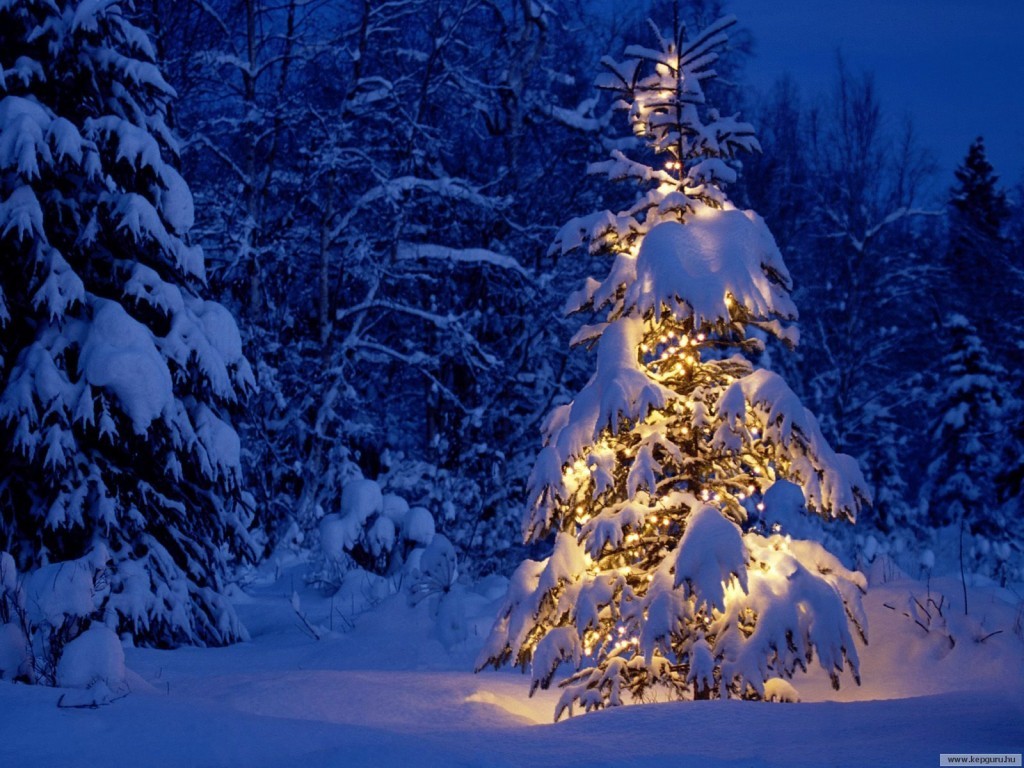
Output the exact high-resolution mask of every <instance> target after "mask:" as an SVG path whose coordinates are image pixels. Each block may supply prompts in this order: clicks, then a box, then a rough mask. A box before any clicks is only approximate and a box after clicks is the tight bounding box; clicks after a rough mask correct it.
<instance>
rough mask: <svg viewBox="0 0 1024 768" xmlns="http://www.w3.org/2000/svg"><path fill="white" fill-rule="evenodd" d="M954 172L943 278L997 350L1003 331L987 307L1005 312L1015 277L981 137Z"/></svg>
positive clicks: (1004, 212) (999, 196)
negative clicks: (948, 282)
mask: <svg viewBox="0 0 1024 768" xmlns="http://www.w3.org/2000/svg"><path fill="white" fill-rule="evenodd" d="M955 175H956V180H957V183H956V186H954V188H953V190H952V192H951V196H950V201H949V250H948V251H947V253H946V267H947V270H948V279H949V281H950V282H951V283H952V284H953V285H955V286H957V290H958V291H959V292H961V295H962V296H963V298H964V299H965V301H964V304H963V306H964V307H965V308H966V316H967V319H968V320H969V321H970V322H971V323H972V325H974V327H975V328H976V331H977V332H978V333H980V335H981V338H982V339H983V340H984V341H985V343H986V344H987V345H990V346H992V345H995V346H997V347H1000V349H999V350H998V351H999V352H1000V353H1001V352H1002V351H1003V350H1002V349H1001V345H1002V344H1003V341H1002V340H1001V338H1000V337H1001V335H1002V334H1000V333H999V328H998V326H997V324H996V321H995V319H994V318H995V317H996V313H993V312H992V311H991V307H992V304H993V302H994V303H995V305H996V307H1000V308H1005V309H1004V311H1009V309H1010V307H1011V306H1012V303H1013V299H1014V297H1013V295H1012V294H1011V293H1010V291H1009V290H1008V289H1010V288H1011V286H1012V285H1013V282H1014V281H1013V275H1012V274H1011V273H1010V270H1009V247H1008V243H1007V240H1006V238H1005V236H1004V231H1003V230H1004V228H1005V227H1006V224H1007V222H1008V220H1009V216H1010V210H1009V206H1008V204H1007V201H1006V194H1005V192H1003V191H1002V190H1001V189H1000V188H999V187H998V181H999V177H998V176H996V175H995V173H994V170H993V168H992V164H991V163H989V161H988V158H987V157H986V155H985V142H984V140H983V139H982V138H981V137H978V138H977V139H975V140H974V142H973V143H972V144H971V146H970V148H969V149H968V151H967V157H966V158H964V162H963V164H962V165H961V166H960V167H958V168H957V169H956V172H955Z"/></svg>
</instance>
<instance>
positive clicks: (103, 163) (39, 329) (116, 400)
mask: <svg viewBox="0 0 1024 768" xmlns="http://www.w3.org/2000/svg"><path fill="white" fill-rule="evenodd" d="M173 93H174V92H173V90H172V89H171V88H170V86H169V85H168V84H167V83H166V82H165V80H164V79H163V77H162V76H161V74H160V72H159V70H158V68H157V66H156V65H155V64H154V52H153V49H152V47H151V45H150V42H149V40H148V39H147V36H146V35H145V34H144V33H143V32H142V31H141V30H140V29H139V28H138V27H136V26H135V25H134V24H133V23H132V22H131V21H130V19H129V18H128V16H127V15H126V9H125V6H124V5H123V4H121V3H118V2H102V3H97V2H77V1H75V0H52V1H48V2H34V1H32V0H2V1H0V256H2V260H0V287H2V301H0V307H2V309H0V322H2V327H0V356H2V364H0V430H2V434H3V438H2V448H0V451H2V454H3V458H2V462H0V467H2V469H0V508H2V512H0V550H3V549H6V550H8V551H9V552H11V553H12V554H13V555H14V556H15V557H16V558H17V560H18V561H19V562H18V565H19V567H20V568H21V569H28V568H34V567H37V566H40V565H44V564H46V563H48V562H52V561H58V560H68V559H73V558H76V557H78V556H80V555H82V554H84V553H85V552H87V551H89V550H91V549H93V548H95V547H98V546H99V545H104V546H105V547H106V548H107V549H108V550H109V552H110V554H111V557H112V563H113V564H112V572H111V574H110V577H109V579H110V593H111V594H110V597H109V599H108V601H107V604H106V606H105V609H106V612H107V616H108V617H110V620H111V621H112V622H116V623H117V625H118V628H119V629H120V630H122V631H129V632H132V633H133V634H134V635H135V637H136V638H137V639H138V640H140V641H143V642H149V643H156V644H161V645H169V644H174V643H178V642H201V643H224V642H229V641H232V640H235V639H238V638H240V637H242V636H244V629H243V628H242V627H241V626H240V625H239V623H238V621H237V618H236V617H235V615H234V612H233V610H232V609H231V607H230V605H229V604H228V602H227V601H226V599H224V598H223V597H222V596H221V594H220V593H221V587H222V577H223V573H224V569H225V566H226V563H227V561H228V559H229V558H231V557H233V556H236V555H241V554H246V553H248V552H249V547H250V545H249V542H248V535H247V532H246V529H247V525H248V520H249V517H250V513H249V511H248V509H247V506H246V505H245V504H243V503H242V502H243V500H244V494H243V493H242V491H241V488H240V458H239V456H240V445H239V440H238V436H237V435H236V433H235V430H234V429H233V427H232V425H231V419H230V411H231V410H232V407H233V406H235V405H236V404H237V403H238V401H239V398H240V397H241V396H242V395H244V393H245V392H246V391H248V390H249V389H250V388H251V387H252V386H253V378H252V374H251V371H250V368H249V364H248V363H247V362H246V359H245V357H244V356H243V354H242V348H241V342H240V339H239V334H238V330H237V328H236V326H235V322H234V320H233V319H232V317H231V315H230V314H229V313H228V311H227V310H226V309H225V308H224V307H222V306H221V305H220V304H218V303H216V302H213V301H209V300H206V299H204V298H203V295H202V294H203V285H204V281H205V275H204V258H203V252H202V251H201V249H200V248H198V247H196V246H194V245H191V244H190V243H189V241H188V231H189V228H190V227H191V226H192V223H193V216H194V210H193V209H194V206H193V202H192V196H191V194H190V191H189V188H188V186H187V184H186V183H185V181H184V180H183V179H182V177H181V175H180V174H179V173H178V172H177V171H176V170H175V165H174V164H175V161H176V159H177V153H178V149H177V144H176V143H175V139H174V137H173V136H172V134H171V131H170V130H169V128H168V124H167V108H168V102H169V100H170V98H171V97H172V96H173Z"/></svg>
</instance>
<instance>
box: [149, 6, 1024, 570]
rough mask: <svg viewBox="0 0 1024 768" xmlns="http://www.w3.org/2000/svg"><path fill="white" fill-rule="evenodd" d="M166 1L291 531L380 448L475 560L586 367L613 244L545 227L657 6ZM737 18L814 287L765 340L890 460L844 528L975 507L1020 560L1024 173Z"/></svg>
mask: <svg viewBox="0 0 1024 768" xmlns="http://www.w3.org/2000/svg"><path fill="white" fill-rule="evenodd" d="M142 5H143V7H142V8H141V12H142V13H143V17H144V21H145V24H146V26H148V27H149V28H150V29H151V30H152V32H153V34H154V37H155V39H156V41H157V47H158V55H159V57H160V58H161V60H162V65H163V70H164V72H165V73H166V75H167V77H168V79H169V80H170V81H171V82H172V84H173V85H174V87H175V88H176V89H177V98H176V99H175V101H174V102H173V118H174V122H175V126H174V127H175V129H176V130H177V132H178V133H179V134H180V135H181V136H182V137H183V139H184V152H183V163H184V166H185V173H184V175H185V177H186V178H187V179H188V180H189V181H190V183H191V185H192V189H193V193H194V194H195V196H196V203H197V205H196V208H197V226H196V228H195V229H194V230H193V235H194V236H195V237H197V238H198V241H199V242H200V243H201V244H202V246H203V248H204V251H205V253H206V257H207V260H208V268H209V277H210V282H211V286H212V290H213V293H214V295H215V296H217V297H218V298H219V299H220V300H221V301H223V302H225V303H226V304H228V305H229V306H230V307H231V308H232V309H233V311H234V312H235V314H236V317H237V318H238V319H239V323H240V325H241V326H242V329H243V334H244V336H245V338H246V349H247V353H248V355H249V357H250V359H251V360H252V361H253V365H254V368H255V369H256V371H257V377H258V380H259V385H260V389H259V393H258V395H256V396H254V397H253V398H252V399H251V401H250V407H249V409H248V414H247V417H246V418H245V419H244V420H243V422H242V423H241V428H242V431H243V446H244V451H245V459H246V466H247V472H248V474H247V477H248V487H249V488H250V490H251V491H252V492H253V493H254V494H255V497H256V509H257V514H258V518H259V520H260V521H261V523H262V526H263V529H264V530H265V531H266V534H267V537H266V546H267V547H273V546H277V545H279V544H281V543H282V540H283V539H285V538H287V537H295V536H296V535H297V534H298V533H299V532H308V531H312V530H314V529H315V526H316V524H317V521H318V519H319V518H320V517H321V516H322V515H323V514H324V513H330V512H331V511H334V510H335V509H336V508H337V505H338V500H339V498H340V493H341V487H342V486H343V485H344V483H345V482H346V481H347V480H349V479H351V478H353V477H356V476H358V475H359V474H362V475H364V476H367V477H371V478H376V479H378V480H379V481H380V482H381V483H382V484H383V486H384V487H385V488H386V489H388V490H390V491H392V492H396V493H399V494H401V495H404V496H405V497H406V498H408V499H409V500H410V501H412V502H414V503H418V504H423V505H425V506H428V507H429V508H430V509H431V511H432V512H433V513H434V515H435V517H436V518H437V519H438V521H439V524H440V526H441V527H442V528H443V529H444V530H445V532H446V533H447V534H448V535H449V536H450V537H451V538H452V540H453V541H454V542H455V543H456V545H457V547H458V548H459V549H460V550H461V551H462V553H463V557H464V558H465V559H467V560H468V562H469V563H471V564H472V566H471V567H473V568H474V569H476V570H477V571H487V570H492V569H495V568H502V567H503V566H504V565H505V564H506V563H507V562H512V561H513V560H514V554H510V553H513V552H514V548H515V547H516V546H517V545H518V542H519V540H520V536H519V519H520V516H521V507H522V503H523V498H522V489H523V486H524V482H525V479H526V477H527V476H528V474H529V470H530V466H531V462H532V458H533V456H534V453H535V451H536V449H537V447H538V446H537V440H538V438H537V435H538V429H539V420H540V419H541V418H542V417H543V414H545V413H546V412H547V411H548V410H549V407H550V406H551V404H552V403H556V402H558V401H559V399H564V398H565V397H566V393H567V392H569V391H573V390H574V389H575V388H578V384H579V381H578V380H579V378H580V376H581V375H583V374H582V371H585V370H586V368H585V366H582V365H580V362H581V361H580V360H577V359H576V358H575V357H574V356H572V355H570V354H568V353H567V352H566V351H565V350H566V349H567V345H566V343H565V342H566V339H567V337H568V335H569V334H570V330H569V328H568V327H567V326H566V325H564V324H563V321H562V318H561V313H560V309H561V305H562V303H563V301H564V297H565V296H566V295H567V294H568V293H569V292H570V291H571V290H573V289H574V288H575V286H576V285H578V283H579V281H580V280H581V279H582V278H583V277H584V276H585V275H587V274H590V273H591V272H592V271H593V270H592V269H591V266H592V265H589V264H586V263H578V262H574V263H565V262H564V261H563V260H560V259H559V258H557V257H556V256H553V255H550V254H549V250H548V249H549V245H550V241H551V238H552V235H553V232H554V229H555V227H556V226H557V225H558V224H559V223H560V222H561V221H564V219H565V217H566V216H567V215H571V214H573V213H575V212H580V211H585V210H589V209H590V207H592V206H591V205H590V203H591V202H592V201H593V200H594V199H595V198H596V197H597V196H598V195H600V194H602V193H603V194H605V195H606V196H607V193H608V190H603V191H602V190H601V189H600V188H599V187H598V186H597V185H596V184H595V183H594V182H593V181H591V179H590V178H589V177H588V175H587V172H586V170H587V165H588V163H589V162H591V161H593V160H596V159H600V158H601V157H603V156H605V154H606V153H607V151H608V149H609V148H610V147H614V146H615V142H617V141H618V142H621V141H623V139H621V138H617V137H619V136H620V135H621V130H622V129H621V126H619V125H618V124H617V123H616V121H615V116H614V111H613V109H612V107H613V105H612V104H610V103H607V102H606V101H603V100H601V99H600V98H598V96H597V95H595V94H596V92H595V91H594V89H593V88H592V82H593V79H594V77H595V75H596V74H597V73H598V72H599V71H600V68H601V65H600V59H601V57H602V56H603V55H605V54H607V53H609V52H613V53H618V52H621V50H622V48H623V47H624V45H625V42H626V41H631V40H636V39H644V38H645V29H644V22H645V19H646V14H647V13H648V10H649V9H648V7H647V6H648V5H649V4H641V3H636V4H630V9H629V11H628V12H625V13H623V12H619V13H616V14H614V15H612V14H607V13H598V12H597V11H596V10H595V7H596V6H597V4H593V3H587V2H585V0H559V1H558V2H551V3H548V4H545V5H541V4H538V3H534V2H530V0H396V1H394V2H387V3H380V2H371V1H370V0H366V1H365V2H348V3H340V4H339V3H332V2H298V0H290V1H289V0H285V1H284V2H276V3H266V2H261V1H260V0H246V1H244V2H243V1H239V0H231V1H230V2H224V1H222V0H211V2H202V3H200V2H187V3H171V2H161V1H160V0H152V1H151V2H148V3H144V4H142ZM592 6H593V7H592ZM656 10H657V9H656ZM718 11H719V9H718V8H717V7H712V4H711V3H697V4H695V7H692V8H691V11H690V12H691V13H692V14H693V15H694V16H695V17H699V18H696V21H698V22H706V21H707V20H708V19H709V18H711V17H713V16H714V15H716V14H717V12H718ZM741 21H742V20H741ZM740 40H741V42H742V37H741V38H740ZM734 48H735V49H736V50H734V52H733V55H732V57H731V59H730V62H729V64H727V66H731V67H732V68H733V69H732V70H730V71H729V72H728V73H727V74H728V75H729V77H727V78H725V81H726V83H727V84H726V85H725V86H722V85H717V84H716V87H719V88H725V89H731V91H733V92H730V93H727V94H726V95H725V97H724V99H723V97H722V96H721V95H719V96H717V100H718V102H719V103H721V102H722V101H723V100H724V101H725V102H726V103H730V102H731V103H732V104H733V105H734V106H735V108H737V109H742V111H743V113H744V116H745V117H746V118H747V119H749V120H751V121H752V122H753V123H754V125H755V127H756V128H757V130H758V131H759V136H760V140H761V144H762V147H763V149H764V152H763V154H762V155H760V156H758V157H756V158H754V159H753V160H749V159H748V160H746V161H745V163H744V165H743V168H742V172H741V179H740V183H739V185H738V189H737V190H736V191H735V192H734V197H736V198H737V199H739V200H741V201H743V202H744V203H745V204H748V205H749V206H750V207H752V208H753V209H755V210H757V211H758V212H759V213H761V214H762V215H763V216H764V217H765V219H766V220H767V222H768V224H769V226H770V228H771V229H772V231H773V233H774V234H775V236H776V238H777V240H778V242H779V245H780V247H781V248H782V250H783V252H784V254H785V256H786V259H787V263H788V264H789V267H790V270H791V272H792V273H793V275H794V276H795V280H796V285H797V292H796V299H797V303H798V306H799V307H800V308H801V311H802V317H801V329H802V341H801V344H800V347H799V349H798V354H797V355H796V356H790V355H778V357H777V361H775V360H771V361H770V364H777V365H779V366H782V367H786V368H788V370H786V371H785V372H786V374H787V378H788V379H789V380H790V381H791V382H793V384H794V386H795V387H796V388H797V390H798V391H799V392H800V394H801V395H802V396H803V398H804V400H805V402H806V403H807V404H808V407H809V408H810V409H811V410H812V411H813V412H815V413H817V414H819V416H820V418H821V421H822V428H823V430H824V432H825V434H826V435H828V436H829V438H830V439H831V440H832V441H833V444H834V445H835V447H836V448H837V449H838V450H843V451H846V452H850V453H852V454H854V455H855V456H856V457H857V458H858V459H859V460H860V462H861V464H862V467H863V469H864V471H865V474H866V476H867V477H868V479H869V480H870V482H871V483H872V485H873V492H874V505H873V507H872V509H871V511H870V512H869V513H868V514H867V515H866V516H862V520H861V523H862V524H861V525H860V526H858V531H857V533H856V537H857V540H856V542H847V544H849V545H850V547H849V548H848V549H847V551H848V552H849V553H850V555H851V557H861V558H862V559H870V557H872V556H873V555H874V553H875V552H876V551H877V550H878V549H882V550H885V549H887V548H888V549H890V550H891V551H892V552H893V553H895V554H898V555H901V556H902V561H901V562H903V564H904V567H907V568H917V567H918V561H917V554H916V553H917V552H918V550H920V549H921V547H924V546H934V545H935V542H934V541H933V540H932V539H933V538H934V531H935V530H936V529H938V528H943V527H946V528H950V527H951V528H952V529H954V530H955V531H956V532H957V533H959V527H960V525H961V522H963V526H964V529H965V531H966V533H967V534H968V539H969V541H968V553H969V556H970V558H971V559H972V562H971V563H970V566H971V567H972V568H974V569H976V570H979V571H983V572H988V573H993V574H996V573H999V574H1001V575H1005V574H1006V572H1007V569H1008V568H1010V567H1011V563H1012V562H1013V561H1014V559H1015V558H1016V557H1019V549H1018V548H1019V545H1018V544H1017V543H1016V539H1015V537H1014V536H1013V534H1012V531H1011V529H1010V526H1009V518H1010V517H1012V513H1013V512H1014V511H1019V505H1020V493H1021V490H1020V476H1021V470H1020V460H1019V458H1018V459H1014V456H1019V454H1020V450H1019V445H1020V434H1019V432H1020V429H1019V426H1018V427H1016V428H1014V425H1019V424H1020V423H1021V421H1022V419H1021V416H1020V400H1021V387H1020V383H1019V377H1018V376H1016V375H1015V374H1016V371H1017V368H1018V366H1019V363H1020V360H1021V349H1020V345H1019V343H1017V334H1016V329H1015V327H1014V326H1015V324H1016V322H1017V321H1018V315H1019V310H1020V307H1021V306H1022V304H1021V290H1020V286H1021V266H1022V265H1021V238H1020V233H1021V216H1020V214H1019V205H1018V204H1017V203H1016V201H1015V200H1013V199H1012V196H1010V195H1009V193H1008V192H1006V191H1005V190H1004V189H1003V188H1002V186H1001V185H1000V184H999V182H998V180H997V177H996V174H995V172H994V171H993V169H992V168H991V166H989V165H988V164H987V162H986V160H985V156H984V145H983V143H982V141H981V140H979V141H978V142H976V143H975V144H974V145H972V146H971V148H970V152H969V154H968V155H967V157H966V159H965V161H964V163H963V165H962V167H961V168H960V169H959V170H958V172H957V175H956V178H955V179H950V180H948V183H947V181H946V180H941V179H940V180H938V181H937V180H936V179H935V175H934V174H935V171H934V169H933V167H932V165H931V164H930V162H929V160H928V155H927V153H926V152H925V151H924V149H923V148H921V147H920V146H918V145H917V144H916V143H915V140H914V135H913V130H912V127H911V126H905V125H901V124H900V123H899V121H898V120H896V119H894V114H895V111H894V112H893V113H890V112H887V109H888V107H887V106H886V105H882V104H881V103H880V102H879V100H878V97H877V95H876V93H875V91H874V88H873V84H872V78H871V76H869V75H866V74H862V73H859V72H856V71H853V70H852V69H851V68H850V67H848V66H846V65H844V64H842V63H841V62H840V63H839V64H838V66H837V71H836V76H835V85H834V87H833V88H832V90H831V92H830V93H828V94H825V95H821V96H818V95H814V94H804V93H801V92H800V88H799V84H798V83H794V82H792V81H784V82H781V83H779V84H778V85H777V86H776V87H775V88H774V89H773V90H772V91H771V92H770V93H768V94H762V95H760V96H753V95H751V93H750V91H748V90H744V89H742V88H739V87H737V86H740V85H742V80H743V75H742V65H743V63H744V61H745V60H746V59H747V58H748V56H749V54H748V53H747V50H746V46H744V45H742V44H739V45H736V44H734ZM881 76H884V73H882V75H881ZM730 84H731V85H730ZM982 128H983V126H979V132H981V131H982ZM626 141H628V139H626ZM965 149H966V148H965ZM936 187H939V188H941V187H946V188H948V190H949V192H948V195H947V196H946V198H945V199H941V198H936V195H935V194H934V193H933V192H932V190H934V189H935V188H936ZM612 193H614V190H612ZM769 354H771V353H770V352H769ZM1015 431H1016V434H1014V432H1015ZM872 537H873V538H874V541H871V540H870V539H871V538H872ZM940 546H941V542H940ZM1011 550H1012V551H1011ZM506 558H507V559H506ZM926 562H927V561H926ZM946 565H947V566H950V567H951V566H952V563H947V564H946Z"/></svg>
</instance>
